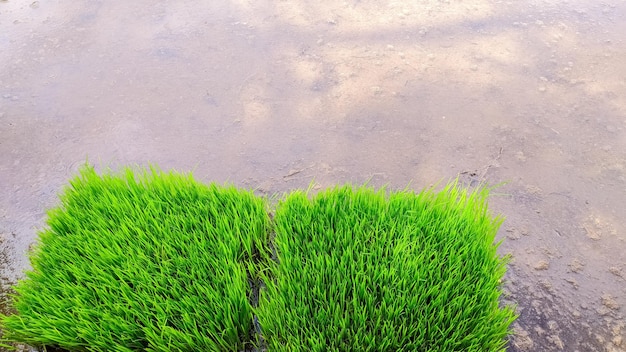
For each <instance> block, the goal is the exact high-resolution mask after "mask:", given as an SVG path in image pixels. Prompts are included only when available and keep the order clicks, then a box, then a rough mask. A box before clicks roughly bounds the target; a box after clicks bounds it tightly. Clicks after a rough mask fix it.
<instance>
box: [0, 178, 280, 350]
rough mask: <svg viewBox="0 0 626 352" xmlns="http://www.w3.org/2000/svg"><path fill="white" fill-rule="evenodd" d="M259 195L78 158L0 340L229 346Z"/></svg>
mask: <svg viewBox="0 0 626 352" xmlns="http://www.w3.org/2000/svg"><path fill="white" fill-rule="evenodd" d="M269 226H270V224H269V217H268V215H267V209H266V204H265V201H264V200H263V199H261V198H257V197H255V196H254V195H253V194H252V192H250V191H242V190H239V189H236V188H234V187H223V186H217V185H215V184H211V185H203V184H200V183H197V182H196V181H194V179H193V178H192V176H191V175H181V174H176V173H163V172H160V171H158V170H155V169H151V170H150V171H146V172H139V173H138V172H133V171H131V170H130V169H127V170H125V171H124V172H122V173H120V174H103V175H98V174H96V172H95V171H94V170H93V168H90V167H85V168H84V169H83V170H82V171H81V173H80V175H79V176H78V177H76V178H75V179H73V180H72V181H71V183H70V186H69V187H68V188H67V189H66V190H65V191H64V193H63V194H62V195H61V205H60V206H59V207H57V208H55V209H52V210H51V211H50V212H49V214H48V227H47V229H46V230H44V231H42V232H41V233H40V239H39V244H38V246H36V248H35V249H34V251H33V253H32V254H31V264H32V270H31V271H29V272H27V274H26V277H25V279H24V280H22V281H20V282H19V283H18V284H17V285H16V287H15V291H16V294H15V295H14V296H13V308H14V309H15V311H16V314H10V315H6V316H2V317H1V324H2V329H3V333H4V336H3V337H4V338H5V339H7V340H9V341H20V342H23V343H27V344H31V345H35V346H50V347H60V348H64V349H67V350H76V351H78V350H80V351H84V350H90V351H138V350H148V351H240V350H243V349H244V348H246V347H247V344H249V341H252V339H253V337H252V336H251V333H250V331H251V329H252V307H251V305H250V303H249V301H248V295H249V293H250V278H251V277H253V276H254V275H256V273H257V271H258V262H259V258H260V257H261V256H262V255H261V253H265V252H267V250H266V249H265V246H267V242H268V236H269V232H270V230H269Z"/></svg>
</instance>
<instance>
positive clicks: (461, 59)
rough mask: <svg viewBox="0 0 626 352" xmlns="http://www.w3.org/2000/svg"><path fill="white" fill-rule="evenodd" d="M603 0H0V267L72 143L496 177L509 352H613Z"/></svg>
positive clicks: (619, 86) (218, 161)
mask: <svg viewBox="0 0 626 352" xmlns="http://www.w3.org/2000/svg"><path fill="white" fill-rule="evenodd" d="M624 33H626V4H624V3H623V2H622V1H616V0H608V1H603V2H596V1H551V0H550V1H535V0H531V1H508V2H503V1H480V0H479V1H471V2H468V1H454V0H450V1H415V2H406V1H388V2H379V1H366V0H362V1H359V0H350V1H339V2H329V3H328V4H316V3H313V2H307V1H290V2H284V1H231V2H226V1H220V2H217V1H215V2H214V1H188V2H184V3H183V2H166V1H157V2H146V1H133V2H128V1H108V2H105V1H93V0H79V1H74V2H61V1H54V0H51V1H45V2H44V1H18V0H8V1H0V63H2V64H1V65H0V67H1V68H0V184H1V185H2V186H1V187H0V235H1V238H0V240H1V243H0V246H1V248H2V253H3V254H2V257H0V267H1V269H2V275H0V276H2V286H3V287H4V288H6V287H8V286H10V284H11V283H12V282H14V281H15V280H16V278H18V277H20V275H21V272H22V270H23V269H24V268H27V267H28V260H27V256H26V255H27V251H28V247H29V246H30V245H31V244H32V243H33V242H34V240H35V239H36V234H37V231H38V229H41V228H42V227H43V226H44V221H45V211H46V209H48V208H50V207H52V206H54V205H55V204H57V203H56V202H57V198H56V195H57V193H58V192H60V191H61V190H62V188H63V186H64V185H65V184H66V182H67V180H68V179H69V178H70V177H72V176H73V175H74V174H75V173H76V171H77V169H78V168H79V167H80V165H81V164H83V163H84V162H85V161H86V160H89V162H90V163H92V164H95V165H96V166H97V167H98V168H99V169H104V168H107V167H111V168H113V169H116V168H119V167H121V166H125V165H134V164H138V165H144V166H145V165H147V164H148V163H149V162H151V163H156V164H158V165H159V166H160V167H162V168H164V169H177V170H181V171H189V170H191V171H193V172H194V175H195V176H196V177H197V178H198V179H199V180H203V181H206V182H209V181H218V182H225V181H228V182H232V183H234V184H236V185H238V186H243V187H250V188H255V189H256V190H257V192H258V193H260V194H274V193H280V192H284V191H287V190H291V189H294V188H303V187H307V186H308V185H309V184H310V182H312V181H314V182H315V184H316V187H325V186H330V185H334V184H338V183H344V182H353V183H363V182H366V181H369V183H370V184H372V185H375V186H382V185H387V186H388V187H392V188H405V187H407V185H409V187H411V188H414V189H416V190H419V189H422V188H424V187H428V186H431V185H433V184H437V183H438V182H442V181H443V182H445V181H447V180H449V179H452V178H455V177H459V178H460V179H461V181H462V182H464V183H466V184H468V185H476V184H478V183H480V182H486V183H487V184H490V185H495V184H500V183H503V182H504V184H503V185H501V186H500V187H499V188H497V190H496V191H494V194H493V196H492V198H491V203H490V205H491V209H492V210H493V211H494V212H495V213H499V214H503V215H504V216H505V217H506V221H505V222H504V224H503V226H502V229H501V231H500V234H499V236H500V238H501V239H503V242H502V244H501V246H500V252H501V253H502V254H503V255H504V254H510V255H511V256H512V261H511V265H510V267H509V271H508V273H507V277H506V280H505V283H504V287H505V291H506V294H505V301H507V302H511V303H513V304H516V305H517V307H518V312H519V314H520V318H519V319H518V320H517V322H516V323H515V325H514V329H515V334H514V335H513V336H512V337H511V341H510V347H509V350H510V351H626V326H625V320H624V309H625V308H624V307H625V305H626V259H625V258H626V257H625V256H624V253H626V225H625V223H624V218H626V208H625V207H624V201H625V200H626V130H625V129H626V118H625V116H626V78H625V77H626V61H625V60H624V58H625V57H626V43H625V42H624V41H625V39H626V37H624Z"/></svg>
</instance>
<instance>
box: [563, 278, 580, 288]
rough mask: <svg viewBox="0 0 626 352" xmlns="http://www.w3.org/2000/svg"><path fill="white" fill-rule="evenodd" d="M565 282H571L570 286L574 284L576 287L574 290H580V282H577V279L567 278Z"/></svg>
mask: <svg viewBox="0 0 626 352" xmlns="http://www.w3.org/2000/svg"><path fill="white" fill-rule="evenodd" d="M565 281H567V282H569V283H570V284H572V286H574V288H576V289H577V288H578V281H576V280H575V279H572V278H569V277H568V278H565Z"/></svg>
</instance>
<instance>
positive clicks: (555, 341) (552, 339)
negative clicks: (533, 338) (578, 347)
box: [547, 335, 565, 350]
mask: <svg viewBox="0 0 626 352" xmlns="http://www.w3.org/2000/svg"><path fill="white" fill-rule="evenodd" d="M547 339H548V341H550V342H552V344H553V345H555V346H556V347H557V348H558V349H560V350H562V349H563V348H564V347H565V345H564V344H563V341H561V338H560V337H559V335H550V336H548V338H547Z"/></svg>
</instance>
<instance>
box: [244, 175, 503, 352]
mask: <svg viewBox="0 0 626 352" xmlns="http://www.w3.org/2000/svg"><path fill="white" fill-rule="evenodd" d="M487 196H488V190H486V189H481V190H478V191H476V192H473V193H467V192H465V191H463V190H461V189H460V188H459V187H458V186H457V185H456V184H452V185H449V186H448V187H446V188H445V189H444V190H443V191H442V192H439V193H435V192H433V191H432V190H427V191H424V192H422V193H420V194H417V195H416V194H414V193H411V192H393V193H390V194H386V193H385V191H379V192H375V191H373V190H371V189H368V188H365V187H361V188H358V189H354V188H352V187H349V186H345V187H339V188H334V189H330V190H327V191H324V192H321V193H319V194H317V195H316V196H314V197H313V198H312V199H311V198H309V197H308V196H307V194H306V193H304V192H302V191H298V192H294V193H292V194H290V195H288V196H287V198H286V199H285V200H284V201H282V202H281V203H280V204H279V206H278V209H277V211H276V215H275V218H274V222H275V224H274V227H275V232H276V237H275V239H274V246H275V250H276V256H277V258H276V261H275V262H274V263H273V264H271V265H270V267H269V270H267V271H266V272H265V274H264V281H265V284H266V288H265V289H263V290H262V291H261V293H260V298H259V307H258V308H256V309H255V312H256V314H257V315H258V318H259V323H260V325H261V329H262V332H263V336H264V338H265V340H266V343H267V345H268V350H269V351H481V352H482V351H502V350H504V344H505V337H506V335H507V333H508V328H509V325H510V323H511V322H512V321H513V320H514V318H515V314H514V312H513V311H512V310H511V309H510V308H500V307H499V305H498V297H499V295H500V281H501V278H502V276H503V274H504V272H505V264H506V258H501V257H499V256H498V255H497V253H496V249H497V245H498V244H494V238H495V235H496V232H497V229H498V227H499V226H500V223H501V219H499V218H492V217H491V216H490V215H489V214H488V212H487V206H486V197H487Z"/></svg>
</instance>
